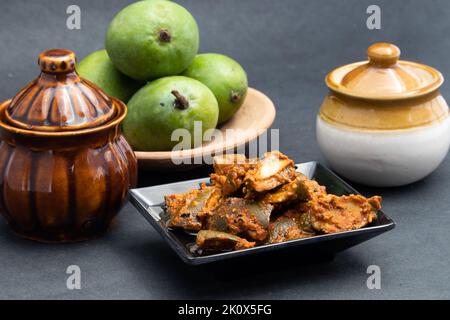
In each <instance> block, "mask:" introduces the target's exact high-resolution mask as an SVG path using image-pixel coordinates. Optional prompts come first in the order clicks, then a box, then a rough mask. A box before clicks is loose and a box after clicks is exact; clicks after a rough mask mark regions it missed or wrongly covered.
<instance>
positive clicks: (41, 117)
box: [5, 49, 116, 131]
mask: <svg viewBox="0 0 450 320" xmlns="http://www.w3.org/2000/svg"><path fill="white" fill-rule="evenodd" d="M38 63H39V66H40V68H41V74H40V75H39V77H38V78H37V79H35V80H34V81H33V82H31V83H30V84H29V85H28V86H26V87H25V88H24V89H22V90H21V91H20V92H19V93H18V94H17V95H16V96H15V97H14V98H13V99H12V101H11V103H10V105H9V106H8V108H7V109H6V112H5V118H6V120H7V121H8V122H9V123H10V124H11V125H13V126H16V127H19V128H23V129H28V130H36V131H73V130H80V129H87V128H93V127H97V126H100V125H102V124H104V123H106V122H108V121H109V120H110V119H112V118H113V117H114V115H115V112H116V111H115V107H114V103H113V102H112V100H111V98H109V97H108V96H107V95H106V94H105V93H104V92H103V91H102V90H100V89H99V88H97V87H96V86H95V85H94V84H92V83H90V82H89V81H86V80H84V79H81V78H80V77H79V76H78V74H77V73H76V71H75V54H74V53H73V52H72V51H70V50H66V49H52V50H47V51H44V52H42V53H41V54H40V55H39V60H38Z"/></svg>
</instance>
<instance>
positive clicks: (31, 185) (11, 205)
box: [0, 49, 137, 242]
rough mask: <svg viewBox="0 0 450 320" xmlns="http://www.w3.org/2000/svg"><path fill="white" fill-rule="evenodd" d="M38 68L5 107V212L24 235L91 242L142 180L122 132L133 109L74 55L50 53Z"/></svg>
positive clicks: (0, 200)
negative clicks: (78, 66) (95, 80)
mask: <svg viewBox="0 0 450 320" xmlns="http://www.w3.org/2000/svg"><path fill="white" fill-rule="evenodd" d="M39 65H40V67H41V71H42V72H41V74H40V75H39V77H38V78H37V79H36V80H34V81H33V82H32V83H30V84H29V85H28V86H27V87H25V88H24V89H22V90H21V91H20V92H19V93H18V94H17V95H16V96H15V97H14V98H13V99H12V100H7V101H5V102H3V103H1V105H0V212H1V214H2V215H3V216H4V217H5V218H6V220H7V222H8V224H9V225H10V227H11V228H12V229H13V230H14V231H15V232H16V233H17V234H19V235H20V236H22V237H25V238H29V239H32V240H37V241H43V242H74V241H81V240H86V239H90V238H92V237H96V236H98V235H100V234H102V233H104V232H105V231H106V230H107V229H108V227H109V225H110V223H111V221H112V220H113V218H114V217H115V216H116V214H117V213H118V212H119V210H120V208H121V207H122V205H123V203H124V202H125V200H126V196H127V194H128V190H129V188H130V187H132V186H134V185H135V184H136V179H137V161H136V158H135V156H134V153H133V151H132V149H131V147H130V146H129V145H128V143H127V142H126V140H125V138H124V137H123V136H122V134H121V130H120V124H121V122H122V121H123V119H124V118H125V116H126V113H127V109H126V106H125V104H123V103H122V102H121V101H119V100H117V99H114V98H112V97H109V96H107V95H106V94H105V93H104V92H103V91H101V90H100V89H98V88H97V87H96V86H95V85H93V84H92V83H90V82H88V81H86V80H84V79H81V78H80V77H79V76H78V75H77V73H76V72H75V55H74V53H73V52H71V51H69V50H63V49H53V50H48V51H45V52H43V53H41V54H40V56H39Z"/></svg>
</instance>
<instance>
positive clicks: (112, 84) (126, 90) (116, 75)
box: [77, 50, 144, 103]
mask: <svg viewBox="0 0 450 320" xmlns="http://www.w3.org/2000/svg"><path fill="white" fill-rule="evenodd" d="M77 72H78V74H79V75H80V76H81V77H82V78H84V79H87V80H89V81H91V82H92V83H94V84H95V85H97V86H98V87H99V88H100V89H102V90H103V91H105V92H106V93H107V94H108V95H110V96H113V97H115V98H117V99H119V100H121V101H123V102H125V103H127V102H128V100H129V99H130V98H131V96H132V95H133V94H134V93H135V92H136V91H138V90H139V88H140V87H142V86H143V85H144V83H143V82H140V81H136V80H134V79H131V78H129V77H127V76H125V75H124V74H122V73H121V72H119V71H118V70H117V69H116V68H115V67H114V65H113V64H112V62H111V60H110V59H109V57H108V54H107V53H106V50H99V51H95V52H92V53H91V54H90V55H88V56H87V57H86V58H84V59H83V60H82V61H81V62H80V63H79V64H78V65H77Z"/></svg>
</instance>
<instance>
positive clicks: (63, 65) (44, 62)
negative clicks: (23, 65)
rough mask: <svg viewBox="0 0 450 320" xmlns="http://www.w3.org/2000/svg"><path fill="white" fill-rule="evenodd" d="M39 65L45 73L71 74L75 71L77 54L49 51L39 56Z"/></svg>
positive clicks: (56, 50) (55, 50)
mask: <svg viewBox="0 0 450 320" xmlns="http://www.w3.org/2000/svg"><path fill="white" fill-rule="evenodd" d="M38 64H39V66H40V67H41V70H42V72H45V73H51V74H57V73H69V72H72V71H74V70H75V53H73V52H72V51H70V50H67V49H51V50H47V51H44V52H42V53H41V54H40V55H39V59H38Z"/></svg>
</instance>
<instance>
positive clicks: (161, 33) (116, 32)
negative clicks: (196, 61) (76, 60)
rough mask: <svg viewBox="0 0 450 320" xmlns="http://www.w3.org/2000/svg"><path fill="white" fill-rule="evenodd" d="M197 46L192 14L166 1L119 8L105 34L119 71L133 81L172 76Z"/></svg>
mask: <svg viewBox="0 0 450 320" xmlns="http://www.w3.org/2000/svg"><path fill="white" fill-rule="evenodd" d="M198 46H199V31H198V26H197V23H196V22H195V19H194V18H193V17H192V15H191V14H190V13H189V12H188V11H187V10H186V9H185V8H183V7H182V6H180V5H178V4H176V3H174V2H170V1H166V0H151V1H149V0H146V1H139V2H135V3H133V4H131V5H129V6H127V7H125V8H124V9H122V11H120V12H119V13H118V14H117V15H116V16H115V17H114V19H113V20H112V21H111V23H110V25H109V28H108V31H107V33H106V50H107V51H108V54H109V57H110V58H111V60H112V62H113V63H114V65H115V66H116V68H117V69H119V70H120V71H121V72H123V73H124V74H126V75H127V76H129V77H131V78H134V79H137V80H152V79H155V78H159V77H164V76H169V75H176V74H179V73H181V72H182V71H183V70H185V69H186V68H187V67H188V66H189V64H190V63H191V62H192V59H193V58H194V57H195V55H196V54H197V51H198Z"/></svg>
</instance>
